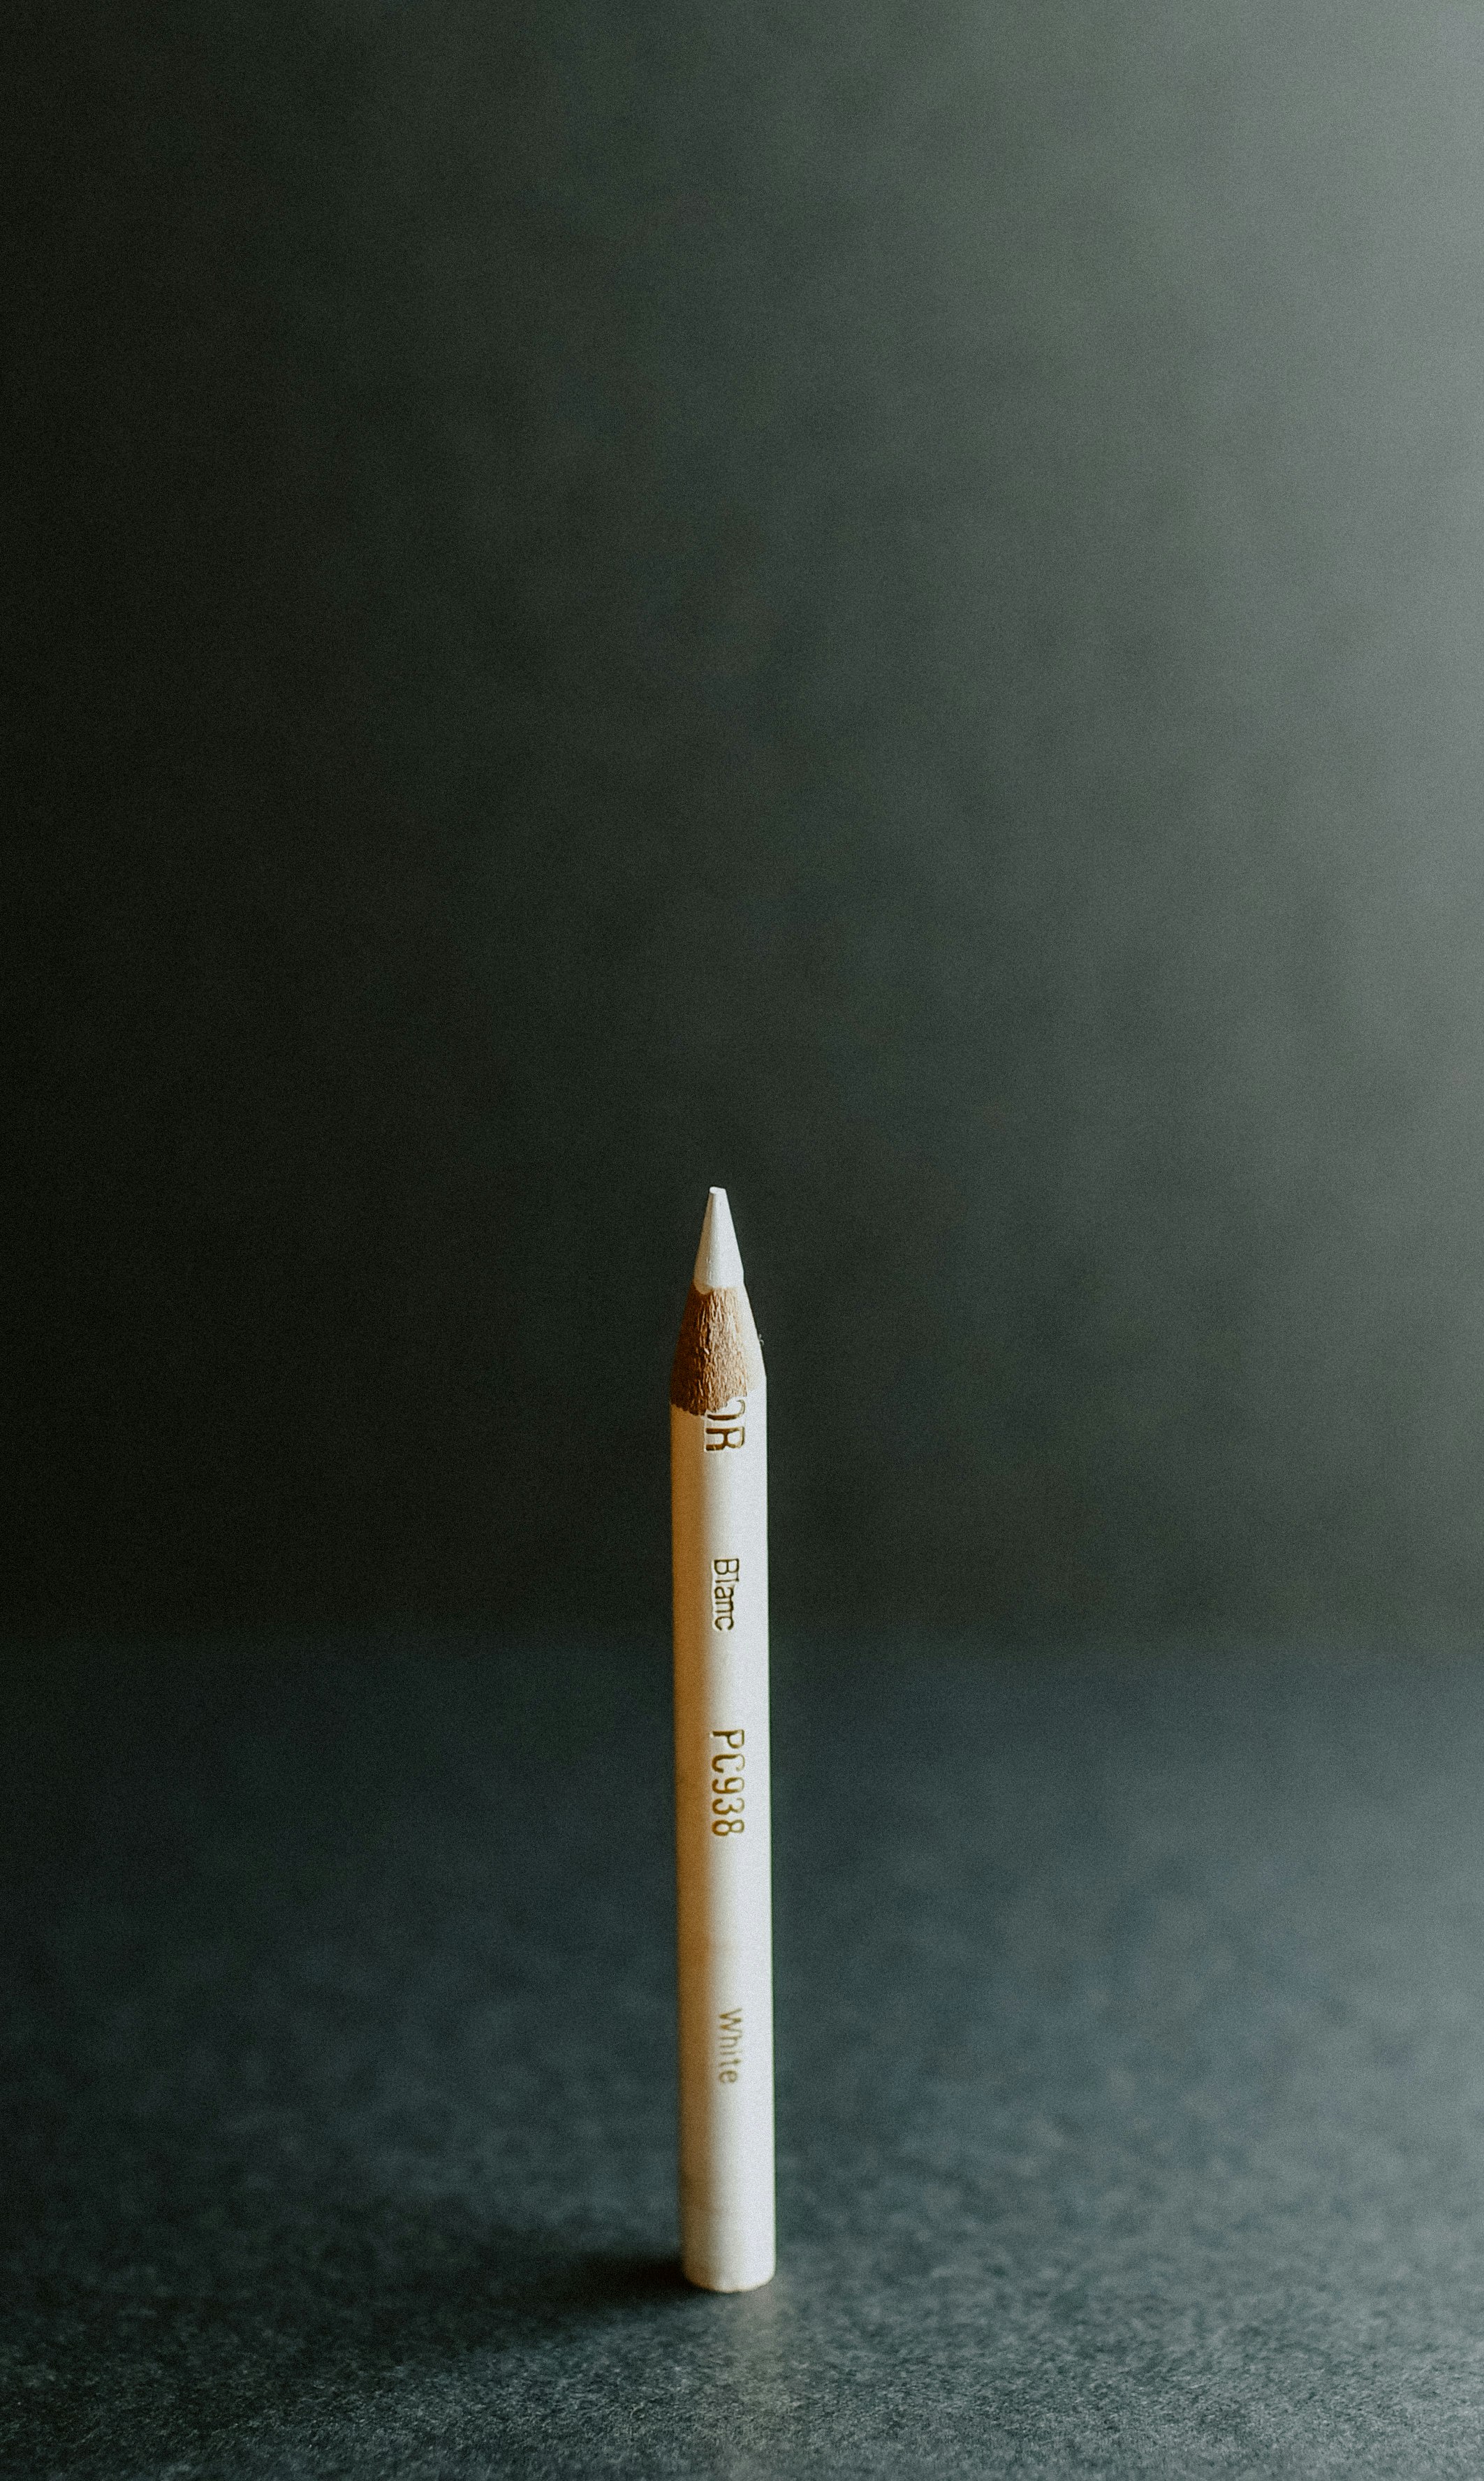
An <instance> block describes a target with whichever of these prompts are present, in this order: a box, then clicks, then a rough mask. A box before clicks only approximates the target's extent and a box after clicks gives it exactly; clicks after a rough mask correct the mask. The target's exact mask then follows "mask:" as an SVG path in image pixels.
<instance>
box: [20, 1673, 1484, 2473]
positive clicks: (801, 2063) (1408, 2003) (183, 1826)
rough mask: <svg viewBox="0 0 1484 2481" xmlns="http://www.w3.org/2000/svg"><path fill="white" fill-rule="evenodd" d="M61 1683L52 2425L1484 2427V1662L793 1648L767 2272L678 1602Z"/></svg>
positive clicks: (727, 2441)
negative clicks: (735, 2203)
mask: <svg viewBox="0 0 1484 2481" xmlns="http://www.w3.org/2000/svg"><path fill="white" fill-rule="evenodd" d="M5 1699H6V1715H5V1721H6V1736H5V1737H6V1745H7V1750H8V1758H7V1765H8V1770H9V1773H10V1777H11V1780H10V1781H9V1782H8V1784H7V1796H6V1803H5V1815H6V1825H7V1835H8V1838H9V1839H10V1840H11V1842H12V1844H13V1852H12V1855H11V1867H10V1870H9V1872H8V1877H9V1884H10V1886H11V1889H12V1891H13V1892H12V1893H11V1895H10V1896H8V1898H7V1901H8V1904H10V1905H11V1906H12V1908H13V1919H12V1920H9V1921H8V1922H7V1924H6V1926H5V1937H4V1953H5V1958H6V1967H7V1971H8V1972H17V1973H18V2000H17V2003H14V2004H13V2005H11V2006H10V2007H9V2008H8V2010H7V2015H6V2040H7V2068H6V2078H7V2086H8V2093H7V2111H6V2126H7V2131H8V2133H7V2147H8V2153H9V2154H10V2156H11V2161H12V2166H13V2171H15V2172H17V2173H18V2178H16V2179H10V2180H8V2186H9V2188H10V2191H11V2194H10V2200H9V2205H8V2212H10V2213H11V2214H12V2215H13V2228H12V2230H11V2233H10V2234H9V2239H8V2263H9V2267H10V2275H11V2279H12V2282H13V2296H12V2299H11V2302H10V2305H9V2308H8V2313H7V2316H6V2320H5V2353H6V2358H7V2361H8V2362H9V2363H10V2364H11V2367H10V2374H11V2376H12V2379H13V2385H12V2387H11V2389H10V2390H9V2391H8V2396H7V2405H6V2410H5V2412H4V2414H3V2416H0V2419H3V2424H4V2426H3V2429H0V2438H3V2441H4V2443H5V2445H6V2448H7V2451H8V2458H9V2460H8V2463H7V2469H8V2470H11V2471H14V2472H16V2473H17V2474H25V2475H27V2476H39V2475H42V2474H45V2475H62V2474H66V2475H76V2476H79V2481H82V2476H89V2481H164V2476H166V2475H169V2476H171V2481H197V2476H200V2481H206V2476H216V2477H219V2481H237V2476H242V2481H249V2476H264V2481H266V2477H267V2476H271V2475H272V2476H283V2481H289V2476H299V2475H304V2476H308V2475H329V2474H338V2475H344V2476H347V2481H355V2477H357V2476H361V2475H365V2476H367V2481H373V2476H377V2477H378V2481H379V2477H380V2476H385V2481H393V2476H399V2481H401V2476H406V2481H434V2476H438V2481H474V2476H477V2475H482V2474H486V2473H488V2474H496V2473H498V2474H505V2473H512V2474H524V2473H530V2474H532V2475H540V2474H548V2473H549V2474H553V2475H558V2474H560V2475H569V2474H570V2475H573V2476H577V2475H585V2474H598V2473H605V2474H606V2473H615V2474H634V2475H636V2476H638V2475H648V2474H656V2475H660V2474H676V2475H695V2476H699V2475H712V2474H716V2475H735V2476H743V2475H745V2476H757V2481H771V2476H788V2475H793V2474H799V2475H810V2474H820V2475H824V2474H836V2473H839V2474H842V2475H843V2474H846V2473H857V2472H872V2473H880V2474H882V2475H887V2476H895V2475H902V2476H910V2475H914V2474H924V2475H928V2474H932V2475H977V2474H985V2475H989V2474H1002V2473H1003V2474H1027V2475H1028V2474H1037V2475H1043V2474H1044V2475H1047V2476H1056V2475H1062V2474H1069V2473H1079V2472H1086V2473H1101V2474H1110V2475H1111V2474H1162V2475H1168V2476H1171V2481H1182V2476H1185V2475H1189V2474H1193V2473H1198V2472H1208V2471H1210V2472H1219V2473H1228V2474H1254V2475H1256V2474H1263V2475H1266V2474H1280V2475H1281V2474H1294V2475H1311V2474H1334V2475H1337V2476H1339V2475H1353V2474H1356V2473H1360V2472H1364V2473H1367V2474H1397V2475H1432V2474H1448V2475H1458V2476H1460V2481H1463V2476H1473V2475H1476V2474H1477V2472H1478V2470H1479V2468H1480V2467H1481V2464H1484V2370H1481V2363H1480V2347H1479V2339H1478V2338H1479V2336H1480V2333H1481V2331H1484V1826H1481V1823H1480V1804H1479V1788H1480V1783H1481V1781H1484V1661H1481V1660H1480V1659H1479V1658H1477V1657H1475V1656H1471V1655H1470V1656H1457V1657H1444V1656H1435V1657H1425V1658H1424V1657H1423V1656H1421V1655H1413V1656H1409V1657H1405V1658H1402V1657H1394V1658H1379V1657H1362V1656H1360V1655H1357V1654H1354V1653H1350V1654H1342V1653H1340V1652H1338V1651H1335V1650H1333V1649H1332V1650H1329V1651H1324V1650H1315V1651H1314V1652H1313V1653H1310V1654H1306V1655H1303V1656H1292V1657H1288V1658H1277V1657H1271V1656H1257V1655H1240V1654H1232V1655H1224V1656H1213V1657H1211V1658H1207V1659H1203V1660H1195V1659H1192V1658H1185V1657H1182V1656H1180V1655H1178V1654H1173V1653H1172V1654H1169V1655H1164V1656H1159V1657H1153V1656H1137V1657H1136V1656H1117V1655H1109V1656H1107V1657H1106V1658H1088V1657H1077V1658H1045V1659H1037V1660H1020V1659H1014V1660H1012V1659H1004V1658H991V1657H986V1656H984V1655H983V1654H981V1653H976V1651H975V1650H974V1649H973V1648H972V1647H969V1646H963V1647H959V1648H953V1647H943V1646H940V1647H938V1648H937V1649H933V1648H931V1647H928V1646H919V1647H916V1648H912V1647H898V1648H897V1649H895V1650H889V1649H883V1648H877V1649H872V1648H869V1647H864V1646H860V1645H856V1646H846V1645H844V1644H842V1645H841V1646H839V1647H837V1648H836V1649H835V1650H834V1651H833V1652H830V1651H828V1650H820V1649H816V1650H814V1651H813V1652H812V1653H808V1654H807V1655H806V1653H805V1652H804V1651H803V1650H799V1651H798V1652H797V1653H796V1654H795V1655H794V1658H791V1659H789V1660H786V1661H785V1662H783V1663H782V1664H781V1665H780V1678H779V1687H778V1700H777V1761H778V1776H779V1790H778V1913H779V1957H778V1964H779V1972H778V1995H779V2025H780V2071H781V2081H780V2095H779V2123H780V2136H781V2157H780V2159H781V2172H780V2205H781V2223H782V2267H781V2271H780V2274H779V2276H778V2279H777V2281H776V2283H775V2284H774V2285H773V2286H772V2287H771V2288H770V2289H768V2290H767V2291H766V2292H762V2293H758V2294H755V2295H752V2296H750V2297H746V2298H741V2299H733V2300H716V2299H710V2298H704V2297H701V2296H699V2295H696V2294H692V2293H689V2292H688V2291H686V2290H685V2288H684V2287H683V2286H682V2285H680V2283H679V2281H678V2278H677V2276H676V2274H675V2272H674V2265H673V2254H672V2253H673V2245H674V2229H673V2214H672V2190H671V2108H672V2098H673V2097H672V2087H671V2076H670V2056H669V2038H670V1997H671V1993H670V1956H669V1940H668V1929H669V1867H668V1855H667V1848H666V1846H667V1817H666V1802H667V1755H666V1747H665V1707H664V1662H663V1658H662V1657H661V1656H660V1655H659V1653H658V1652H657V1651H655V1650H653V1649H645V1648H642V1647H629V1648H627V1649H625V1648H622V1647H618V1646H604V1645H601V1644H593V1643H588V1644H586V1645H584V1644H581V1643H577V1642H565V1641H559V1640H551V1641H548V1642H547V1643H546V1644H544V1645H542V1646H540V1647H538V1648H534V1647H529V1646H527V1647H518V1648H517V1647H507V1648H505V1649H500V1648H497V1647H481V1646H478V1645H476V1644H474V1643H472V1642H470V1643H466V1644H453V1643H444V1644H441V1645H430V1646H423V1647H411V1646H405V1647H399V1646H396V1645H393V1644H391V1643H390V1642H385V1643H383V1644H381V1645H380V1646H379V1647H374V1646H365V1645H362V1646H353V1645H350V1644H343V1645H340V1646H338V1647H336V1646H327V1645H320V1646H318V1647H290V1646H284V1647H280V1648H278V1649H276V1650H265V1649H262V1648H259V1649H256V1650H254V1649H252V1648H250V1647H238V1648H234V1649H228V1650H217V1651H215V1652H213V1651H211V1650H210V1649H199V1650H193V1649H186V1648H181V1649H177V1650H176V1651H175V1652H174V1653H172V1654H162V1655H159V1656H156V1657H153V1658H146V1657H144V1656H142V1655H136V1656H133V1657H130V1658H127V1659H124V1658H113V1657H104V1656H100V1655H96V1656H93V1657H92V1658H90V1659H88V1660H81V1659H79V1660H73V1659H72V1658H62V1657H59V1656H57V1655H56V1654H55V1653H52V1654H48V1655H46V1656H44V1657H42V1658H39V1659H38V1660H35V1661H32V1660H30V1659H28V1658H16V1659H14V1660H13V1661H12V1662H11V1663H9V1664H8V1666H7V1673H6V1688H5Z"/></svg>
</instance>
